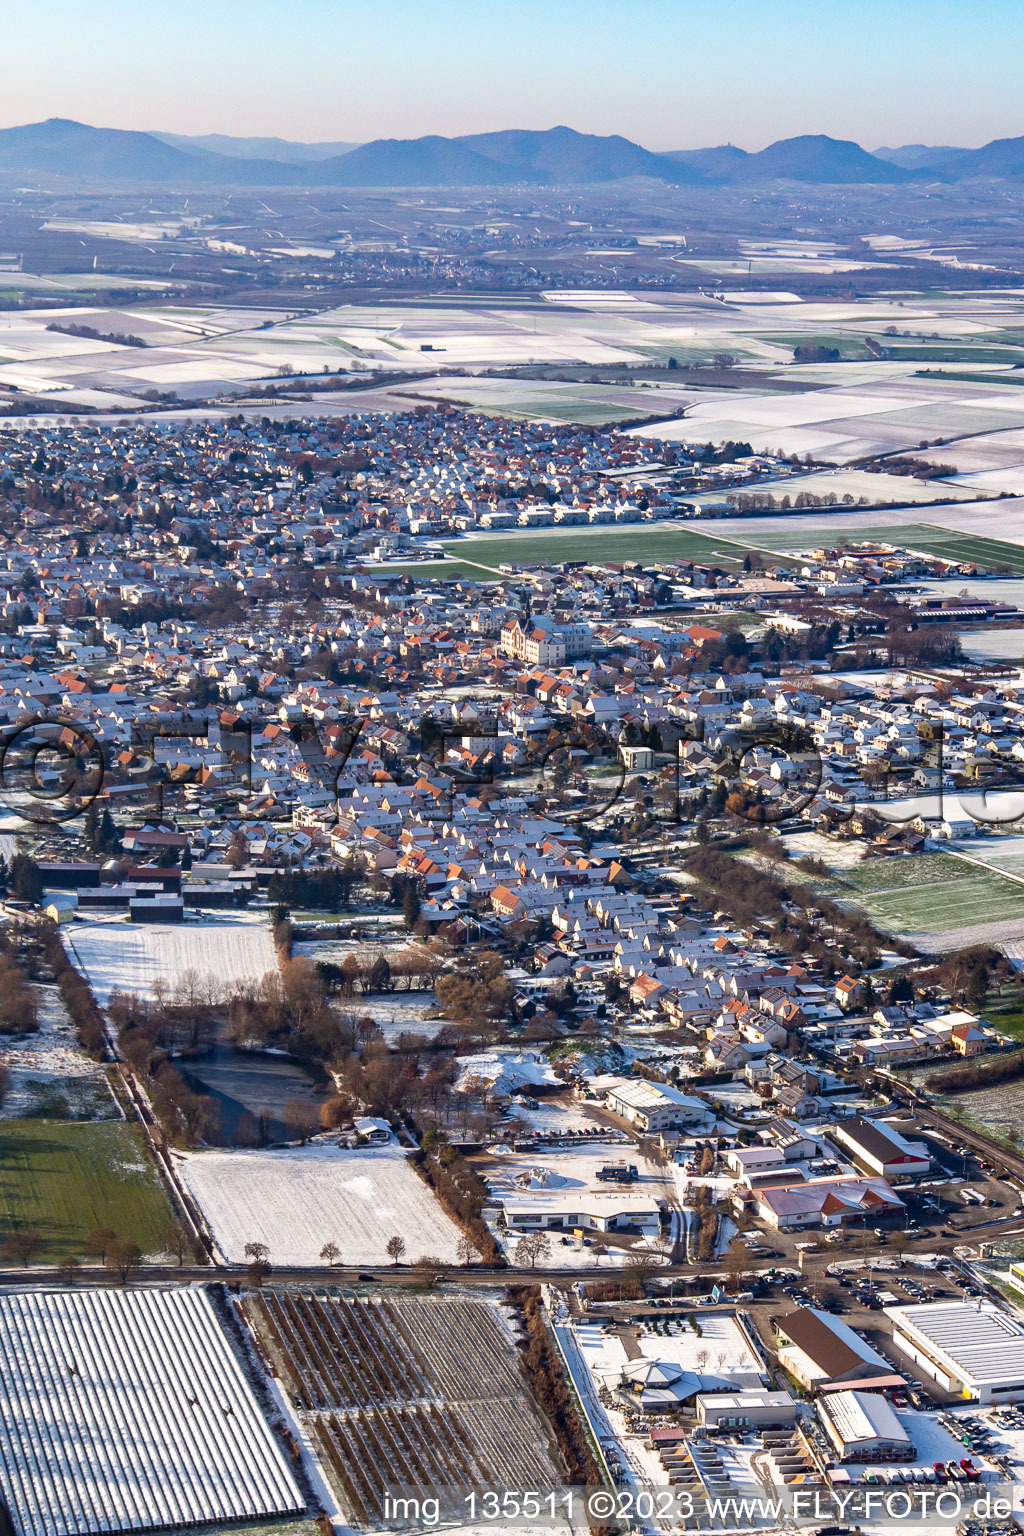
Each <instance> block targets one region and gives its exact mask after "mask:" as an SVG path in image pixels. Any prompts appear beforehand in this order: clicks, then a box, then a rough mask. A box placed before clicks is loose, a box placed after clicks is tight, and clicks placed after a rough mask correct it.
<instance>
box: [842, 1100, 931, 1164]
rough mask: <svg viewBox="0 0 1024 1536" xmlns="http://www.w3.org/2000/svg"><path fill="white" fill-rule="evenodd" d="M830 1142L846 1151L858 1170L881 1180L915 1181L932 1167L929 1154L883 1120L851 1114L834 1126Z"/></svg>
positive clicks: (918, 1144) (917, 1143)
mask: <svg viewBox="0 0 1024 1536" xmlns="http://www.w3.org/2000/svg"><path fill="white" fill-rule="evenodd" d="M831 1135H832V1139H833V1140H834V1141H837V1142H838V1143H839V1144H840V1146H842V1147H844V1148H845V1149H846V1151H848V1152H849V1154H850V1156H851V1157H852V1158H853V1161H854V1162H855V1163H856V1164H857V1167H858V1168H861V1169H863V1171H864V1172H865V1173H869V1174H875V1175H877V1176H878V1177H880V1178H883V1179H897V1178H898V1179H917V1178H922V1177H923V1176H924V1175H925V1174H927V1173H928V1172H929V1171H930V1169H931V1166H932V1160H931V1157H930V1156H929V1154H928V1151H927V1149H926V1148H925V1147H923V1146H922V1145H921V1144H920V1143H919V1142H913V1141H908V1140H907V1138H906V1137H905V1136H903V1135H901V1133H900V1132H899V1131H898V1130H896V1128H895V1127H894V1126H891V1125H887V1124H886V1122H885V1121H884V1120H865V1119H864V1117H863V1115H854V1116H853V1118H852V1119H850V1120H844V1121H842V1122H841V1123H840V1124H838V1125H836V1126H834V1127H833V1128H832V1131H831Z"/></svg>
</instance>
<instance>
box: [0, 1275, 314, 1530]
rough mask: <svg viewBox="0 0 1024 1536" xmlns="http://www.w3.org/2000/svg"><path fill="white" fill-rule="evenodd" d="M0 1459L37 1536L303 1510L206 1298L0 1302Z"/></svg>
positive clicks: (5, 1489) (16, 1505) (6, 1489)
mask: <svg viewBox="0 0 1024 1536" xmlns="http://www.w3.org/2000/svg"><path fill="white" fill-rule="evenodd" d="M0 1463H2V1464H0V1493H2V1495H3V1498H4V1500H5V1501H6V1503H7V1504H8V1505H9V1507H10V1509H11V1512H12V1514H13V1516H14V1519H15V1522H16V1526H17V1528H18V1529H19V1530H20V1531H22V1532H25V1533H29V1532H31V1536H89V1533H92V1532H100V1531H109V1532H113V1531H144V1530H159V1529H166V1528H171V1529H174V1530H180V1529H182V1528H184V1527H189V1526H193V1525H201V1524H205V1523H207V1522H213V1521H235V1520H242V1519H255V1518H257V1517H260V1516H271V1515H273V1516H281V1515H286V1514H291V1513H296V1512H299V1511H301V1510H302V1509H304V1507H305V1500H304V1498H303V1496H302V1494H301V1493H300V1491H299V1489H298V1487H297V1485H296V1483H295V1480H294V1479H293V1477H292V1475H291V1473H290V1472H289V1470H288V1467H287V1464H286V1462H285V1458H284V1455H283V1454H282V1451H281V1449H280V1448H279V1446H278V1445H277V1443H276V1441H275V1439H274V1437H273V1435H272V1433H271V1430H270V1428H269V1426H268V1424H267V1423H266V1421H265V1419H264V1417H263V1415H262V1413H261V1412H260V1408H259V1405H258V1404H257V1402H256V1398H255V1396H254V1394H253V1391H252V1388H251V1387H250V1385H249V1383H248V1382H247V1381H246V1378H245V1375H244V1373H243V1371H242V1368H241V1365H240V1364H239V1361H238V1359H237V1358H236V1355H235V1353H234V1351H233V1349H232V1348H231V1346H230V1344H229V1342H228V1339H227V1337H226V1335H225V1332H224V1329H223V1328H222V1326H221V1323H220V1321H219V1319H218V1317H217V1312H216V1309H215V1306H214V1303H213V1301H212V1299H211V1297H210V1295H209V1293H208V1292H207V1291H205V1290H200V1289H198V1288H189V1289H187V1290H174V1291H166V1290H145V1291H136V1292H131V1293H125V1292H119V1291H86V1290H83V1291H78V1292H73V1293H69V1292H63V1293H61V1292H42V1293H39V1294H34V1295H32V1294H8V1295H5V1296H3V1297H0Z"/></svg>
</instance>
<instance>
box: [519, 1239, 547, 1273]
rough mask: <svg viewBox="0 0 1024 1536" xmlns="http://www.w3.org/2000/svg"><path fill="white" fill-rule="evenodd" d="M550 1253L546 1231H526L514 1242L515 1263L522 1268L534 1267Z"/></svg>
mask: <svg viewBox="0 0 1024 1536" xmlns="http://www.w3.org/2000/svg"><path fill="white" fill-rule="evenodd" d="M550 1253H551V1242H550V1239H549V1238H548V1235H547V1233H546V1232H527V1233H526V1234H525V1236H523V1237H521V1238H520V1239H519V1241H518V1243H517V1244H516V1263H517V1264H518V1265H520V1266H521V1267H522V1268H523V1269H536V1268H537V1265H538V1264H539V1263H540V1261H541V1259H546V1258H548V1256H549V1255H550Z"/></svg>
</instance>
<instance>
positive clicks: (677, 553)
mask: <svg viewBox="0 0 1024 1536" xmlns="http://www.w3.org/2000/svg"><path fill="white" fill-rule="evenodd" d="M445 549H446V550H448V552H449V553H450V554H451V555H453V556H455V557H457V558H458V561H459V563H460V565H475V564H477V563H479V564H480V565H481V566H484V567H486V568H487V569H489V570H491V571H492V572H493V571H497V569H498V567H499V566H500V565H531V564H538V563H543V562H549V563H550V562H554V563H557V562H559V561H562V560H614V561H620V562H621V561H626V560H640V561H644V562H646V563H650V562H652V561H658V560H674V559H677V558H684V559H688V560H700V561H702V562H705V563H708V564H713V565H721V566H724V567H726V568H727V569H729V570H738V569H740V568H741V567H742V565H743V556H744V555H745V554H746V552H747V550H748V549H750V550H751V551H752V552H754V551H755V546H753V545H747V544H745V543H743V542H742V541H741V540H739V539H737V540H736V541H735V542H732V541H731V540H728V539H723V538H721V537H716V536H714V535H712V534H707V533H696V532H691V531H690V529H689V528H661V527H658V526H657V525H656V524H651V523H633V524H630V525H628V526H626V527H624V528H623V527H619V528H614V527H608V526H604V525H598V526H597V527H581V528H545V529H541V530H535V531H533V532H528V531H526V530H525V529H524V530H523V532H522V533H510V534H503V535H500V536H497V537H494V538H479V539H460V540H458V542H457V543H452V544H446V545H445Z"/></svg>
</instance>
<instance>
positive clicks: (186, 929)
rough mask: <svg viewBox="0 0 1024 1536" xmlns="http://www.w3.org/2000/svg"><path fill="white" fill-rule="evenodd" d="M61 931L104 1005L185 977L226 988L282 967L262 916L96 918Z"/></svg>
mask: <svg viewBox="0 0 1024 1536" xmlns="http://www.w3.org/2000/svg"><path fill="white" fill-rule="evenodd" d="M62 935H63V938H64V942H65V944H66V945H67V947H68V949H69V950H70V952H71V957H72V959H73V960H75V961H77V963H78V965H79V967H80V968H81V970H82V971H83V972H84V973H85V976H86V978H87V980H88V982H89V985H90V986H91V987H92V990H93V992H94V993H95V994H96V1000H97V1002H98V1003H99V1004H100V1005H101V1007H105V1006H106V1004H107V1003H108V1002H109V1001H110V994H111V993H112V992H115V991H119V992H138V993H139V995H140V996H142V997H152V996H153V988H154V986H155V985H156V984H157V983H158V982H163V983H164V984H165V986H166V988H167V990H168V991H170V992H173V991H174V990H175V988H176V987H178V986H179V985H180V984H181V982H182V980H183V979H195V980H197V981H198V984H199V985H206V984H213V985H214V986H215V987H217V988H218V989H224V988H228V987H231V986H238V985H241V984H244V983H246V982H257V981H259V980H260V979H261V978H262V977H263V976H265V975H266V974H267V972H268V971H276V970H277V953H276V951H275V949H274V941H273V937H272V935H271V932H270V929H269V927H268V926H267V924H266V923H265V922H263V921H261V920H260V919H258V918H249V919H245V918H221V917H216V918H211V917H208V916H207V917H204V918H203V919H201V920H200V921H198V922H193V921H191V920H190V921H187V922H184V923H175V924H158V923H139V924H135V923H128V922H125V921H124V920H122V919H114V920H111V921H108V920H105V919H95V920H93V921H90V922H81V923H73V924H71V925H70V926H69V927H67V928H65V929H63V930H62Z"/></svg>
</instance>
